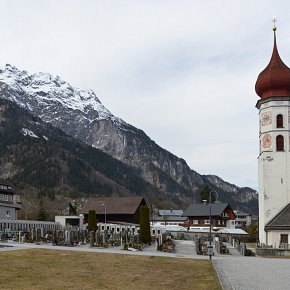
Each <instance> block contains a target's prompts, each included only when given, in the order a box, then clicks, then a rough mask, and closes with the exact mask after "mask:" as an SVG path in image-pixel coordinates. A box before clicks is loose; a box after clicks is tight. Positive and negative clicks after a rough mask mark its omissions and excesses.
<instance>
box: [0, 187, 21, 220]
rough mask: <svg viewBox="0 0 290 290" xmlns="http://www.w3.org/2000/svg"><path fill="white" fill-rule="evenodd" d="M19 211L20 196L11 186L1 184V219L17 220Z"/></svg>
mask: <svg viewBox="0 0 290 290" xmlns="http://www.w3.org/2000/svg"><path fill="white" fill-rule="evenodd" d="M19 209H21V206H20V200H19V195H18V194H16V193H15V192H14V191H13V190H12V188H11V187H10V186H8V185H5V184H0V219H8V220H16V219H17V211H18V210H19Z"/></svg>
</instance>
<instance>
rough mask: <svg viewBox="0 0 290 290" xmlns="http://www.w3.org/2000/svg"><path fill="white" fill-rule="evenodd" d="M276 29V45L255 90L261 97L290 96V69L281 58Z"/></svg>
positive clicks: (274, 29)
mask: <svg viewBox="0 0 290 290" xmlns="http://www.w3.org/2000/svg"><path fill="white" fill-rule="evenodd" d="M273 31H274V47H273V53H272V57H271V60H270V62H269V64H268V65H267V67H266V68H265V69H264V70H263V71H262V72H261V73H260V74H259V76H258V79H257V81H256V86H255V90H256V93H257V95H258V96H259V97H260V98H261V99H266V98H269V97H286V96H290V69H289V67H287V66H286V64H284V62H283V61H282V60H281V58H280V56H279V53H278V49H277V44H276V27H274V28H273Z"/></svg>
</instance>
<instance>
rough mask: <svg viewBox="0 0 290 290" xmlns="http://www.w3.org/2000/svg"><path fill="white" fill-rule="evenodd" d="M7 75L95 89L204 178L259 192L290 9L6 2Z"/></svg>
mask: <svg viewBox="0 0 290 290" xmlns="http://www.w3.org/2000/svg"><path fill="white" fill-rule="evenodd" d="M0 7H1V9H0V66H1V67H3V66H4V65H5V64H6V63H10V64H11V65H14V66H16V67H18V68H19V69H23V70H27V71H28V72H29V73H35V72H39V71H41V72H49V73H51V74H54V75H58V76H60V77H61V78H63V79H64V80H66V81H67V82H69V83H70V84H71V85H74V86H77V87H83V88H91V89H93V90H94V91H95V93H96V94H97V96H98V97H99V98H100V100H101V102H102V103H103V104H104V105H105V106H106V107H107V108H108V109H109V110H110V111H111V112H112V113H113V114H115V115H116V116H118V117H121V118H122V119H124V120H125V121H126V122H128V123H130V124H132V125H134V126H136V127H138V128H140V129H142V130H144V131H145V132H146V133H147V135H148V136H149V137H150V138H151V139H153V140H154V141H155V142H156V143H157V144H159V145H160V146H161V147H163V148H165V149H167V150H168V151H170V152H172V153H173V154H175V155H177V156H178V157H181V158H183V159H185V160H186V161H187V163H188V164H189V166H190V167H191V168H192V169H194V170H196V171H197V172H199V173H201V174H215V175H218V176H220V177H221V178H223V179H224V180H226V181H228V182H230V183H234V184H236V185H238V186H250V187H254V188H257V183H258V181H257V180H258V177H257V176H258V173H257V157H258V110H257V109H256V108H255V104H256V101H257V100H258V96H257V95H256V93H255V90H254V86H255V82H256V79H257V76H258V74H259V72H260V71H261V70H262V69H264V68H265V66H266V65H267V64H268V62H269V60H270V56H271V52H272V47H273V32H272V30H271V29H272V23H271V21H272V17H273V15H276V16H277V19H278V22H277V27H278V30H277V41H278V49H279V52H280V56H281V57H282V59H283V60H284V62H285V63H286V64H288V66H290V17H289V11H290V1H286V0H285V1H283V0H282V1H281V0H280V1H274V0H273V1H265V0H264V1H262V0H261V1H255V0H252V1H250V0H249V1H247V0H235V1H233V0H219V1H212V0H211V1H210V0H203V1H200V0H199V1H197V0H131V1H130V0H115V1H114V0H103V1H102V0H91V1H90V0H83V1H81V0H79V1H73V0H67V1H66V0H25V1H23V0H18V1H16V0H9V1H8V0H7V1H4V0H0Z"/></svg>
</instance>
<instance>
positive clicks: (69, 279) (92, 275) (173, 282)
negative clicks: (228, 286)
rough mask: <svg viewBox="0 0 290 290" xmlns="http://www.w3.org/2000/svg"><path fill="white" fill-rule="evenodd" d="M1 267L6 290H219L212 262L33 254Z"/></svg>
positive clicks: (4, 257)
mask: <svg viewBox="0 0 290 290" xmlns="http://www.w3.org/2000/svg"><path fill="white" fill-rule="evenodd" d="M0 263H1V271H0V281H1V288H3V289H118V290H120V289H122V290H133V289H134V290H135V289H137V290H142V289H144V290H145V289H146V290H147V289H150V290H151V289H158V290H162V289H171V290H174V289H179V290H181V289H198V290H199V289H211V290H213V289H221V287H220V284H219V281H218V278H217V276H216V273H215V271H214V269H213V267H212V264H211V263H210V262H209V261H208V260H191V259H178V258H166V257H155V256H154V257H153V256H134V255H118V254H102V253H101V254H100V253H83V252H82V253H80V252H73V251H57V250H43V249H32V250H19V251H7V252H0Z"/></svg>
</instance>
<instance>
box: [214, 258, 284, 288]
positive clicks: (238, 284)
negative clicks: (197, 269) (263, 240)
mask: <svg viewBox="0 0 290 290" xmlns="http://www.w3.org/2000/svg"><path fill="white" fill-rule="evenodd" d="M213 265H214V267H215V269H216V272H217V274H218V276H219V279H220V281H221V284H222V287H223V289H233V290H252V289H253V290H260V289H261V290H286V289H287V290H288V289H290V259H270V258H260V257H244V256H231V255H229V256H217V257H214V258H213Z"/></svg>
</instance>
